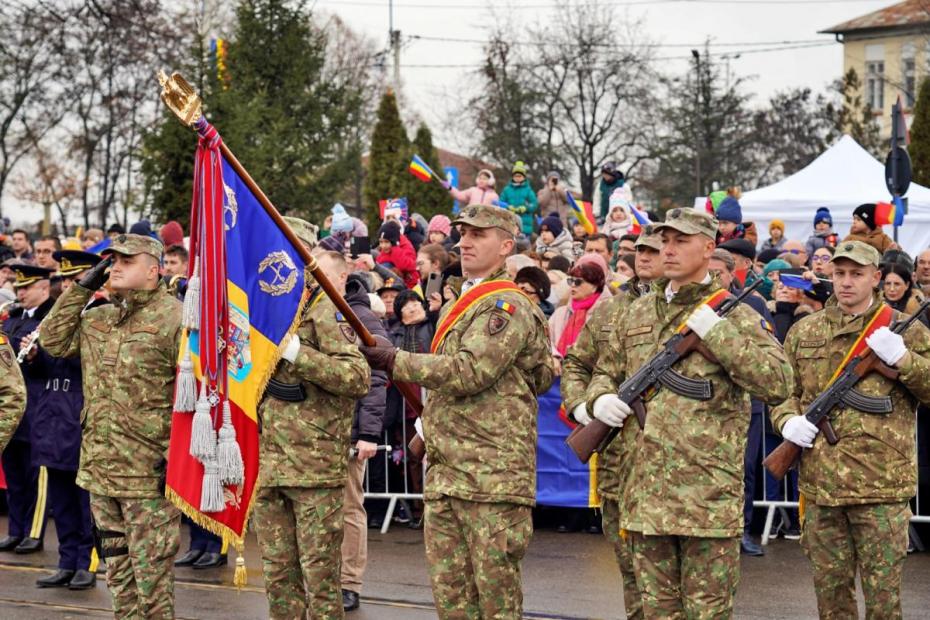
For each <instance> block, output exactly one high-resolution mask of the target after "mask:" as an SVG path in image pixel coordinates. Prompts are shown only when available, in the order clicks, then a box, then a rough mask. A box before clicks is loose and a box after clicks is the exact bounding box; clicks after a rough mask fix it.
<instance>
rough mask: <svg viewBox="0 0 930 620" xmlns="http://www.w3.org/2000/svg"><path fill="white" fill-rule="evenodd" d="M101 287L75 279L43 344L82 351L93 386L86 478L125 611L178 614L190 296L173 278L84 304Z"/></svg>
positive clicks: (116, 604)
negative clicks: (180, 405)
mask: <svg viewBox="0 0 930 620" xmlns="http://www.w3.org/2000/svg"><path fill="white" fill-rule="evenodd" d="M108 251H112V252H118V253H120V254H127V255H134V254H140V253H146V254H151V255H153V256H159V257H160V256H161V244H160V243H159V242H157V241H155V240H154V239H151V238H148V237H142V236H139V235H120V236H119V237H117V239H116V240H115V241H114V243H113V245H112V246H110V248H108ZM92 296H93V292H92V291H90V290H88V289H86V288H83V287H82V286H80V285H77V284H75V285H74V286H73V287H72V288H71V290H69V291H68V292H66V293H64V294H63V295H62V296H61V297H60V298H59V299H58V301H57V302H56V303H55V306H54V307H53V308H52V311H51V312H50V313H49V315H48V317H47V318H46V320H45V322H44V323H43V324H42V328H41V331H40V342H41V344H42V346H43V347H44V348H45V350H46V351H47V352H48V353H49V354H50V355H54V356H56V357H73V356H75V355H80V356H81V370H82V372H83V376H84V389H85V392H86V393H87V394H89V395H92V397H89V398H87V399H86V400H85V402H84V411H83V412H82V414H81V426H82V428H83V433H82V445H81V463H80V469H79V471H78V476H77V483H78V485H80V486H81V487H83V488H84V489H87V490H88V491H90V494H91V511H92V513H93V515H94V520H95V521H96V525H97V528H98V529H99V530H100V533H101V536H103V537H104V539H103V544H104V546H105V549H106V553H107V555H108V556H109V557H107V585H108V586H109V589H110V593H111V595H112V597H113V612H114V614H115V615H116V616H117V617H120V618H125V617H145V618H172V617H174V571H173V566H172V562H173V559H174V555H175V554H176V553H177V551H178V542H179V530H178V528H179V524H180V512H179V511H178V510H177V509H176V508H175V507H174V506H172V505H171V504H170V503H168V501H167V500H166V499H165V498H164V491H163V490H162V484H163V477H164V471H165V453H166V452H167V449H168V436H169V431H170V425H171V410H172V397H173V394H174V377H175V365H176V361H177V352H178V346H179V344H180V340H181V303H180V302H179V301H178V300H177V299H175V298H173V297H172V296H171V295H169V294H168V291H167V289H166V287H165V285H164V283H163V282H161V281H159V284H158V286H157V288H155V289H154V290H147V291H131V292H128V293H126V294H123V295H114V298H113V301H114V303H113V304H111V305H106V306H100V307H97V308H93V309H91V310H88V311H87V312H86V313H85V314H84V315H83V316H82V315H81V311H82V310H83V309H84V307H85V305H86V304H87V302H88V301H89V300H90V298H91V297H92Z"/></svg>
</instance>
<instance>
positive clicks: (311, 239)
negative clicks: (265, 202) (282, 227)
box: [284, 215, 320, 249]
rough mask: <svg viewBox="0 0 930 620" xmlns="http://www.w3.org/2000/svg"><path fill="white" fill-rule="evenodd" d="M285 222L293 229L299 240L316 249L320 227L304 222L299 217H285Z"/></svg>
mask: <svg viewBox="0 0 930 620" xmlns="http://www.w3.org/2000/svg"><path fill="white" fill-rule="evenodd" d="M284 221H285V222H287V225H288V226H290V227H291V230H293V231H294V234H295V235H297V238H298V239H300V240H301V241H303V242H304V243H306V244H307V245H309V246H310V248H311V249H312V248H314V247H316V244H317V238H318V237H317V233H318V232H319V230H320V227H319V226H317V225H316V224H311V223H310V222H307V221H305V220H302V219H300V218H299V217H291V216H289V215H286V216H284Z"/></svg>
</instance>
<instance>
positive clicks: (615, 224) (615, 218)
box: [601, 192, 632, 241]
mask: <svg viewBox="0 0 930 620" xmlns="http://www.w3.org/2000/svg"><path fill="white" fill-rule="evenodd" d="M619 193H620V192H615V193H614V195H613V196H611V198H610V213H608V214H607V217H606V218H605V219H604V225H603V226H601V232H602V233H603V234H605V235H607V236H608V237H609V238H610V240H611V241H616V240H617V239H619V238H620V237H622V236H623V235H625V234H627V233H628V232H629V230H630V226H631V225H632V221H631V220H630V214H629V213H628V212H627V210H626V205H625V204H624V202H625V199H624V198H623V197H622V196H620V195H618V194H619Z"/></svg>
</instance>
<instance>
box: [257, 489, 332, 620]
mask: <svg viewBox="0 0 930 620" xmlns="http://www.w3.org/2000/svg"><path fill="white" fill-rule="evenodd" d="M344 494H345V490H344V489H343V488H342V487H334V488H330V489H314V488H298V487H263V488H262V489H260V490H259V492H258V494H257V496H256V498H255V508H254V513H253V514H254V521H253V522H254V523H255V534H256V536H257V538H258V546H259V548H260V549H261V552H262V571H263V573H264V577H265V594H266V595H267V597H268V607H269V615H270V617H271V618H281V619H284V618H287V619H292V618H305V617H307V611H308V610H309V612H310V617H311V618H342V617H343V616H344V612H343V610H342V590H341V588H340V585H339V572H340V570H341V564H342V554H341V548H342V503H343V497H344Z"/></svg>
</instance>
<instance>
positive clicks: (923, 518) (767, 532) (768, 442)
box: [363, 412, 930, 551]
mask: <svg viewBox="0 0 930 620" xmlns="http://www.w3.org/2000/svg"><path fill="white" fill-rule="evenodd" d="M914 417H915V422H916V421H917V412H915V413H914ZM407 426H408V424H407V419H406V417H404V418H403V419H402V420H401V433H402V434H401V437H403V438H404V440H403V442H402V444H401V445H399V446H394V447H395V448H400V447H402V448H403V456H402V458H401V462H400V464H398V467H399V466H400V465H402V466H403V472H404V476H403V491H393V492H392V491H390V488H389V484H390V475H389V473H388V472H389V469H390V465H391V462H392V454H391V452H392V451H391V450H390V449H386V450H383V453H382V451H381V450H379V452H378V453H377V454H376V455H375V456H374V457H372V459H383V462H384V471H385V476H384V489H375V490H372V489H371V479H370V476H369V467H367V466H366V468H365V481H364V486H363V490H364V496H365V499H383V500H387V502H388V506H387V510H386V511H385V514H384V521H383V523H382V524H381V533H382V534H386V533H387V531H388V530H389V529H390V527H391V521H392V519H393V517H394V511H395V510H396V509H397V504H398V503H401V504H402V505H404V507H405V509H406V511H407V514H409V515H412V512H411V510H410V505H409V504H408V503H407V502H409V501H423V493H415V492H413V491H411V490H410V486H411V485H410V479H409V476H408V473H409V471H410V469H409V467H408V464H409V461H408V459H409V456H410V455H409V454H408V451H407V446H406V443H407V436H408V434H407ZM385 435H386V433H385ZM384 440H385V441H384V443H385V444H387V446H379V447H382V448H384V447H388V446H390V444H391V440H390V438H388V437H386V436H385V437H384ZM773 441H774V443H772V442H773ZM914 441H915V443H916V442H917V436H916V434H915V437H914ZM779 443H781V437H777V436H767V433H766V432H765V425H764V424H763V425H762V447H761V451H762V458H765V455H766V454H768V452H769V451H770V449H771V450H774V449H775V447H777V446H778V444H779ZM369 463H370V461H369ZM792 473H793V472H792ZM791 475H792V474H789V475H788V476H785V478H784V479H783V480H782V481H781V483H779V484H780V485H781V487H782V489H781V497H782V498H787V497H790V496H791V495H792V491H796V489H792V488H791V487H790V486H789V485H790V479H791ZM425 482H426V458H425V457H424V459H423V467H422V476H421V483H420V488H421V489H422V488H423V484H425ZM768 484H769V476H768V475H767V473H766V472H765V471H764V470H763V474H762V497H763V498H765V499H761V500H753V503H752V505H753V508H764V509H765V511H766V514H765V526H764V527H763V529H762V539H761V542H762V545H767V544H768V543H769V540H770V539H771V538H772V527H773V526H774V525H775V514H776V512H778V513H779V514H780V516H781V518H782V522H783V523H789V522H790V519H789V515H788V513H787V511H788V510H797V509H798V502H797V501H796V500H794V501H793V500H788V499H780V500H770V499H768V496H769V494H768ZM757 488H758V482H757ZM923 508H924V504H923V503H922V502H921V496H920V487H919V486H918V488H917V490H916V495H915V498H914V515H913V516H912V517H911V523H912V524H913V523H930V507H927V512H926V513H925V512H924V510H923ZM911 538H912V540H914V541H915V542H916V543H917V546H918V548H919V549H920V550H921V551H923V546H922V545H921V544H920V541H919V539H918V538H917V537H916V535H915V533H914V531H913V528H912V529H911Z"/></svg>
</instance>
